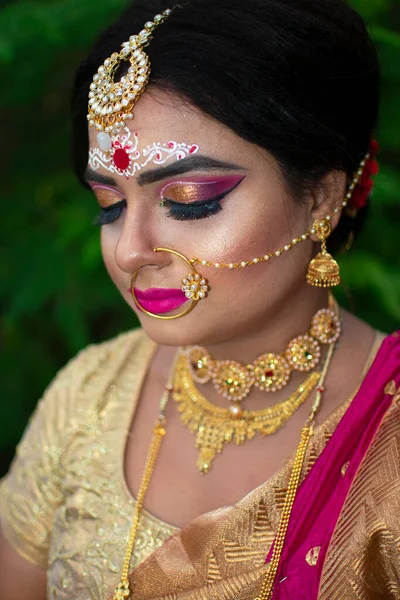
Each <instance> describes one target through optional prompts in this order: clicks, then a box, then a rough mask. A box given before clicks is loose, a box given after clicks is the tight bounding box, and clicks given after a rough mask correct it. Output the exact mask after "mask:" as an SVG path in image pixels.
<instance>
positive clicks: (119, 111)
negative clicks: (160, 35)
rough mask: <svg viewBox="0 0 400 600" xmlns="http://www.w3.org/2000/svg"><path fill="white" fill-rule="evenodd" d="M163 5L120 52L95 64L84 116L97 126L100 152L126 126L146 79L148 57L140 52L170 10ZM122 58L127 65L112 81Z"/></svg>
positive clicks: (92, 124) (131, 116) (92, 125)
mask: <svg viewBox="0 0 400 600" xmlns="http://www.w3.org/2000/svg"><path fill="white" fill-rule="evenodd" d="M171 12H172V9H166V10H164V12H163V13H161V14H159V15H156V16H155V17H154V19H153V21H148V22H147V23H146V24H145V26H144V29H142V31H141V32H140V33H139V34H138V35H132V36H131V37H130V38H129V41H127V42H124V43H123V44H122V50H121V51H120V52H114V53H113V54H112V55H111V56H110V57H109V58H107V59H106V60H105V61H104V63H103V64H102V65H101V66H100V67H99V68H98V70H97V73H96V74H95V75H94V77H93V82H92V83H91V84H90V92H89V109H88V115H87V119H88V121H89V125H90V126H91V127H95V128H96V129H97V130H98V132H99V133H98V134H97V141H98V144H99V147H100V149H101V150H103V151H104V152H108V151H110V150H111V148H112V139H111V138H112V137H113V136H117V135H118V133H119V132H120V131H121V129H123V128H124V127H126V121H128V120H130V119H133V113H132V111H133V108H134V106H135V104H136V102H137V101H138V100H139V98H140V96H141V95H142V94H143V92H144V90H145V89H146V86H147V84H148V81H149V76H150V60H149V57H148V56H147V54H146V53H145V52H144V48H145V46H147V45H148V44H149V42H150V40H151V38H152V35H153V31H154V29H155V28H156V27H158V25H160V24H161V23H163V22H164V21H165V19H167V17H168V16H169V15H170V14H171ZM125 61H129V63H130V66H129V68H128V72H127V73H126V75H123V76H122V77H121V79H120V80H119V81H115V75H116V73H117V71H118V69H119V67H120V66H121V64H122V63H123V62H125Z"/></svg>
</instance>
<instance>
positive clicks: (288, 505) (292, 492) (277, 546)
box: [255, 343, 335, 600]
mask: <svg viewBox="0 0 400 600" xmlns="http://www.w3.org/2000/svg"><path fill="white" fill-rule="evenodd" d="M334 349H335V343H333V344H331V345H330V346H329V350H328V354H327V357H326V360H325V364H324V368H323V371H322V373H321V378H320V380H319V385H318V390H317V394H316V397H315V401H314V404H313V406H312V409H311V413H310V416H309V417H308V419H307V422H306V424H305V426H304V427H303V429H302V431H301V437H300V443H299V445H298V447H297V450H296V455H295V458H294V463H293V469H292V472H291V475H290V480H289V486H288V490H287V493H286V496H285V502H284V505H283V509H282V514H281V518H280V521H279V526H278V532H277V534H276V537H275V542H274V548H273V551H272V557H271V561H270V563H269V570H268V573H267V574H266V576H265V579H264V582H263V584H262V587H261V590H260V594H259V596H257V598H255V600H270V599H271V597H272V592H273V588H274V584H275V580H276V575H277V572H278V568H279V563H280V560H281V556H282V551H283V547H284V545H285V539H286V533H287V529H288V526H289V521H290V516H291V513H292V508H293V504H294V501H295V498H296V494H297V490H298V487H299V483H300V478H301V473H302V471H303V465H304V459H305V456H306V452H307V448H308V445H309V442H310V439H311V437H312V435H313V433H314V425H315V423H314V419H315V415H316V414H317V412H318V409H319V407H320V404H321V399H322V393H323V389H324V388H323V385H324V383H325V378H326V375H327V372H328V369H329V365H330V363H331V360H332V356H333V352H334Z"/></svg>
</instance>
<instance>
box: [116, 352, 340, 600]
mask: <svg viewBox="0 0 400 600" xmlns="http://www.w3.org/2000/svg"><path fill="white" fill-rule="evenodd" d="M334 348H335V343H332V344H330V347H329V350H328V354H327V357H326V360H325V364H324V368H323V370H322V373H321V377H320V379H319V384H318V388H317V393H316V396H315V400H314V403H313V406H312V409H311V412H310V415H309V417H308V419H307V421H306V424H305V426H304V427H303V429H302V431H301V438H300V444H299V446H298V447H297V450H296V454H295V458H294V463H293V469H292V472H291V475H290V480H289V486H288V490H287V493H286V496H285V502H284V506H283V509H282V514H281V518H280V520H279V525H278V531H277V534H276V538H275V543H274V548H273V552H272V558H271V561H270V563H269V565H270V568H269V570H268V573H267V574H266V576H265V579H264V581H263V584H262V587H261V590H260V594H259V595H258V596H257V598H255V600H270V599H271V595H272V592H273V587H274V584H275V579H276V574H277V572H278V567H279V562H280V558H281V555H282V550H283V548H284V544H285V538H286V533H287V529H288V525H289V521H290V515H291V512H292V508H293V504H294V501H295V498H296V494H297V489H298V487H299V483H300V477H301V473H302V470H303V466H304V459H305V456H306V452H307V448H308V445H309V442H310V439H311V437H312V435H313V433H314V427H315V416H316V414H317V412H318V409H319V407H320V404H321V400H322V394H323V392H324V387H323V386H324V383H325V378H326V375H327V372H328V369H329V366H330V363H331V360H332V356H333V352H334ZM171 392H172V385H171V384H170V382H169V383H168V385H167V386H166V389H165V392H164V394H163V396H162V398H161V403H160V414H159V417H158V419H157V422H156V424H155V427H154V429H153V437H152V440H151V444H150V448H149V453H148V456H147V460H146V466H145V468H144V472H143V476H142V480H141V483H140V488H139V492H138V496H137V500H136V505H135V510H134V515H133V519H132V525H131V530H130V533H129V541H128V545H127V548H126V553H125V559H124V564H123V568H122V573H121V579H120V582H119V583H118V585H117V587H116V589H115V592H114V596H113V600H128V599H129V598H131V597H132V589H131V584H130V581H129V567H130V563H131V559H132V553H133V550H134V547H135V541H136V535H137V530H138V526H139V520H140V514H141V512H142V509H143V506H144V501H145V498H146V493H147V490H148V489H149V485H150V481H151V477H152V474H153V471H154V466H155V464H156V460H157V457H158V453H159V451H160V447H161V443H162V440H163V438H164V436H165V434H166V430H165V425H166V420H165V409H166V406H167V403H168V399H169V396H170V393H171Z"/></svg>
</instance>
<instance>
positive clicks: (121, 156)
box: [113, 148, 131, 173]
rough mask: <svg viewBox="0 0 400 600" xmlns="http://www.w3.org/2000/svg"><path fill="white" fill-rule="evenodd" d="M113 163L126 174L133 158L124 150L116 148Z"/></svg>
mask: <svg viewBox="0 0 400 600" xmlns="http://www.w3.org/2000/svg"><path fill="white" fill-rule="evenodd" d="M113 162H114V165H115V167H116V168H117V169H118V170H119V171H121V172H122V173H124V172H125V171H127V170H128V168H129V165H130V163H131V158H130V156H129V154H128V152H127V151H126V150H125V149H124V148H115V149H114V154H113Z"/></svg>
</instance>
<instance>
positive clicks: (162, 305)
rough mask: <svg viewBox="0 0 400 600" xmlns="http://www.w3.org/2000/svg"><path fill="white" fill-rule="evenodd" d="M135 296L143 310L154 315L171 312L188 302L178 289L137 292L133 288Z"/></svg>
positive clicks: (155, 289) (152, 289)
mask: <svg viewBox="0 0 400 600" xmlns="http://www.w3.org/2000/svg"><path fill="white" fill-rule="evenodd" d="M129 292H131V290H129ZM135 294H136V298H137V299H138V300H139V302H140V304H141V305H142V306H143V308H144V309H145V310H148V311H149V312H152V313H154V314H156V315H161V314H164V313H168V312H171V311H173V310H175V309H177V308H179V307H180V306H182V304H185V302H187V301H188V299H187V298H186V296H185V294H184V292H182V290H180V289H167V288H149V289H148V290H138V289H137V288H135Z"/></svg>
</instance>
